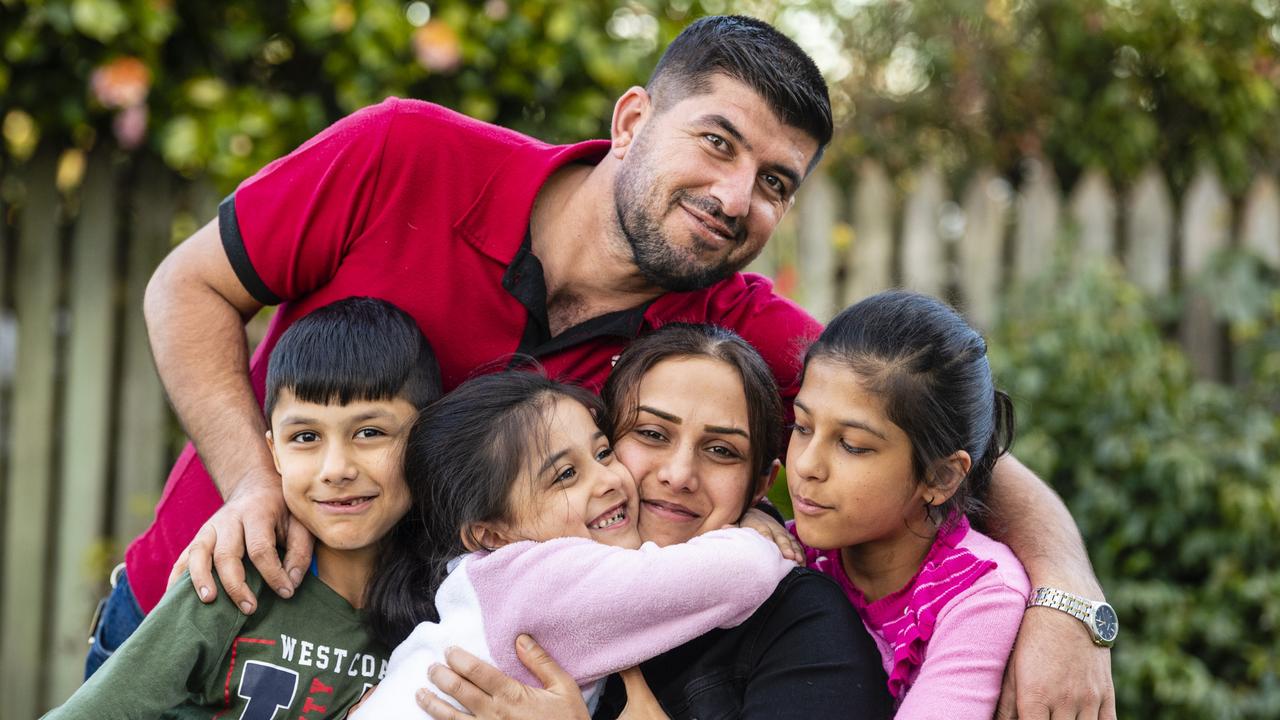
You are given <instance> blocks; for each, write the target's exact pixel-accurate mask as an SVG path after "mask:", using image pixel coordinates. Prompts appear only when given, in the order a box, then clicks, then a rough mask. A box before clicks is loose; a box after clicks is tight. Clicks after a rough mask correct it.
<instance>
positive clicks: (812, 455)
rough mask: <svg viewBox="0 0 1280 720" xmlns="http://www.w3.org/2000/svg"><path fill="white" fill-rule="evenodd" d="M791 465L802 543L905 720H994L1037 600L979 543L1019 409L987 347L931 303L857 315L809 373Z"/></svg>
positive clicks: (810, 358) (884, 306)
mask: <svg viewBox="0 0 1280 720" xmlns="http://www.w3.org/2000/svg"><path fill="white" fill-rule="evenodd" d="M795 414H796V421H795V426H794V428H793V430H792V434H791V440H790V445H789V447H788V450H787V463H786V469H787V486H788V490H789V491H790V493H791V499H792V505H793V507H794V509H795V518H796V519H795V522H794V523H793V524H791V525H790V529H791V531H792V533H793V534H795V535H796V537H797V538H798V539H799V540H800V542H801V544H802V545H804V547H805V554H806V558H807V560H808V564H809V567H811V568H814V569H815V570H818V571H820V572H823V573H826V574H828V575H830V576H832V577H834V578H835V580H836V581H837V582H838V583H839V584H840V586H841V587H842V588H843V589H844V591H845V593H846V594H847V595H848V597H849V599H850V601H852V603H853V605H854V607H855V608H856V609H857V610H858V613H859V614H860V615H861V617H862V620H863V622H864V623H865V624H866V626H867V628H868V629H870V630H871V632H872V636H873V638H875V640H876V642H877V644H878V645H879V647H880V651H881V656H882V660H883V662H884V667H885V672H886V673H887V674H888V683H889V691H890V693H891V694H892V695H893V697H894V698H895V700H896V702H897V703H898V707H897V712H896V714H895V717H896V718H939V717H947V718H954V719H963V718H982V719H983V720H985V719H986V718H990V717H991V716H992V714H993V713H994V711H995V708H996V701H997V700H998V698H999V696H1000V683H1001V678H1002V675H1003V673H1004V667H1005V663H1006V661H1007V660H1008V657H1009V652H1010V650H1011V649H1012V647H1013V641H1014V637H1015V636H1016V635H1017V632H1018V625H1019V623H1020V622H1021V619H1022V612H1023V610H1024V608H1025V607H1026V603H1027V596H1028V594H1029V593H1030V589H1031V588H1030V583H1029V582H1028V580H1027V575H1026V573H1025V571H1024V570H1023V568H1022V565H1021V564H1020V563H1019V562H1018V559H1017V558H1016V557H1014V555H1013V553H1012V552H1011V551H1010V550H1009V548H1007V547H1005V546H1004V545H1002V544H1000V543H998V542H996V541H994V540H992V539H991V538H989V537H987V536H986V535H983V534H982V533H980V532H978V531H977V530H975V529H973V528H972V527H970V524H969V518H970V516H971V515H975V514H977V513H979V512H980V511H981V509H982V507H983V506H982V498H983V495H984V493H985V490H986V488H987V486H988V484H989V481H990V479H991V471H992V468H993V467H994V466H995V462H996V458H998V457H999V456H1000V455H1002V454H1004V453H1005V452H1006V451H1007V450H1008V448H1009V444H1010V442H1011V440H1012V438H1013V406H1012V403H1011V402H1010V400H1009V397H1008V396H1007V395H1005V394H1004V393H1003V392H1000V391H999V390H997V389H996V388H995V385H994V383H993V381H992V377H991V367H990V365H989V364H988V362H987V356H986V343H985V342H984V341H983V339H982V336H981V335H979V334H978V332H976V331H975V330H974V329H973V328H972V327H970V326H969V325H968V323H966V322H965V321H964V319H963V318H962V317H961V316H960V315H959V314H958V313H956V311H955V310H953V309H952V308H950V307H949V306H947V305H946V304H945V303H943V302H941V301H939V300H936V299H934V298H931V297H928V296H925V295H920V294H916V293H909V292H901V291H893V292H886V293H881V294H879V295H876V296H874V297H870V298H868V299H866V300H863V301H862V302H860V303H858V304H856V305H854V306H852V307H850V308H848V309H846V310H845V311H844V312H842V313H840V314H839V315H838V316H837V317H836V318H835V319H834V320H832V321H831V323H830V324H829V325H827V328H826V330H825V331H824V332H823V333H822V335H821V336H820V337H819V338H818V340H817V341H816V342H815V343H814V344H813V346H812V347H810V348H809V351H808V353H807V354H806V356H805V360H804V375H803V384H802V386H801V388H800V392H799V395H798V396H797V397H796V400H795Z"/></svg>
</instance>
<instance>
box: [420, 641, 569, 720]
mask: <svg viewBox="0 0 1280 720" xmlns="http://www.w3.org/2000/svg"><path fill="white" fill-rule="evenodd" d="M516 656H517V657H519V658H520V662H521V663H523V664H524V666H525V667H526V668H528V669H529V672H531V673H533V676H534V677H536V678H537V679H538V682H541V683H542V685H543V688H545V689H542V688H535V687H530V686H528V685H525V684H524V683H522V682H520V681H519V680H513V679H511V678H509V677H507V676H506V675H505V674H503V672H502V671H501V670H499V669H498V668H496V667H494V666H492V665H490V664H489V663H486V662H484V661H483V660H481V659H480V658H477V657H476V656H474V655H472V654H471V653H469V652H467V651H466V650H462V649H460V648H451V649H450V650H449V651H448V652H447V653H445V660H446V661H447V662H448V663H449V664H448V666H444V665H434V666H432V667H431V670H430V671H429V672H428V675H429V676H430V678H431V682H433V683H435V685H436V687H438V688H440V689H441V690H443V691H444V692H446V693H448V694H449V695H450V696H451V697H453V698H454V699H455V700H457V701H458V702H459V703H460V704H461V705H462V706H463V707H465V708H467V710H468V711H469V713H470V714H468V713H464V712H462V711H461V710H458V709H457V708H455V707H454V706H452V705H450V704H449V703H448V702H445V701H444V700H443V699H441V698H440V696H438V695H436V694H434V693H432V692H430V691H428V690H426V689H422V690H419V691H418V694H417V698H416V699H417V702H418V707H421V708H422V709H423V710H425V711H426V712H427V714H428V715H430V716H431V717H433V718H435V720H461V719H462V718H471V717H475V718H487V719H488V720H517V719H519V720H543V719H544V718H545V719H546V720H590V717H591V716H590V715H589V714H588V713H587V704H586V703H585V702H584V701H583V700H582V691H581V690H579V689H578V684H577V683H576V682H574V681H573V678H572V677H570V676H569V674H568V673H567V672H565V671H564V669H563V668H561V667H560V666H559V665H558V664H557V663H556V661H555V660H553V659H552V658H551V656H550V655H548V654H547V651H546V650H543V649H542V647H541V646H539V645H538V644H537V643H536V642H534V640H533V638H531V637H529V636H528V635H521V636H520V637H519V638H517V639H516Z"/></svg>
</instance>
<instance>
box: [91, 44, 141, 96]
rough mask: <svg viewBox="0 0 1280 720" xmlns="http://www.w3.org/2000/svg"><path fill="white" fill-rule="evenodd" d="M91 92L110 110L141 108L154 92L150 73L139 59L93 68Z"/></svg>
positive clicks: (127, 59) (117, 59)
mask: <svg viewBox="0 0 1280 720" xmlns="http://www.w3.org/2000/svg"><path fill="white" fill-rule="evenodd" d="M89 89H90V90H92V91H93V96H94V98H96V99H97V100H98V102H100V103H102V104H103V105H104V106H106V107H109V108H116V109H119V108H131V107H134V106H136V105H141V104H142V103H143V102H145V101H146V99H147V92H148V91H150V90H151V70H150V69H148V68H147V66H146V64H145V63H143V62H142V61H141V60H139V59H138V58H135V57H129V56H125V57H118V58H116V59H114V60H111V61H109V62H106V63H104V64H102V65H99V66H98V67H96V68H94V70H93V75H92V76H91V77H90V78H89Z"/></svg>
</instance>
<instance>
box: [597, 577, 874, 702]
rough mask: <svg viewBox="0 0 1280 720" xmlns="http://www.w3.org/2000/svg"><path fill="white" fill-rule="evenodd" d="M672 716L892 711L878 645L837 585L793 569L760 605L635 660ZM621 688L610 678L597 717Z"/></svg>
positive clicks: (621, 695)
mask: <svg viewBox="0 0 1280 720" xmlns="http://www.w3.org/2000/svg"><path fill="white" fill-rule="evenodd" d="M641 667H642V669H643V670H644V676H645V679H646V680H647V681H648V682H649V687H650V688H651V689H652V690H653V693H654V695H656V696H657V698H658V701H659V702H660V703H662V707H663V709H665V710H666V712H667V714H668V715H670V716H671V717H672V718H673V719H674V720H727V719H728V718H743V719H744V720H765V719H766V718H767V719H769V720H774V719H775V718H779V719H783V720H786V719H788V718H795V720H814V719H815V718H850V719H855V718H856V719H858V720H861V719H864V718H866V719H872V718H890V717H892V716H893V700H892V698H891V697H890V696H889V690H888V687H887V686H886V684H885V683H886V678H885V673H884V669H883V667H882V666H881V663H880V652H879V651H878V650H877V649H876V646H875V643H874V641H872V639H871V636H870V635H868V634H867V630H866V628H865V627H864V626H863V624H862V621H861V620H859V619H858V615H857V613H856V612H855V611H854V609H853V606H852V605H850V604H849V600H848V598H846V597H845V596H844V592H843V591H841V590H840V587H839V586H838V585H836V583H835V581H833V580H832V579H830V578H828V577H826V576H824V575H820V574H818V573H815V572H813V571H811V570H804V569H796V570H792V571H791V573H790V574H788V575H787V576H786V577H785V578H783V580H782V582H781V583H779V584H778V589H777V590H775V591H774V592H773V595H772V596H770V597H769V599H768V600H766V601H765V603H764V605H761V606H760V609H759V610H757V611H756V612H755V614H753V615H752V616H751V617H750V618H748V619H747V621H746V622H745V623H743V624H741V625H739V626H738V627H736V628H731V629H729V630H713V631H711V632H709V633H707V634H706V635H703V636H702V637H700V638H698V639H696V640H693V641H692V642H688V643H685V644H684V645H682V646H680V647H678V648H676V649H674V650H672V651H670V652H667V653H664V654H662V655H659V656H658V657H656V658H654V659H652V660H650V661H648V662H646V663H644V664H643V665H642V666H641ZM626 701H627V700H626V691H625V690H624V688H623V685H622V681H621V680H620V679H619V678H618V677H617V676H616V675H615V676H613V677H611V678H609V682H608V685H607V686H606V688H605V692H604V696H603V697H602V698H601V700H600V706H599V707H598V708H597V710H596V713H595V716H594V717H595V720H612V719H613V718H616V717H618V715H619V714H620V713H621V712H622V710H623V708H624V707H625V705H626Z"/></svg>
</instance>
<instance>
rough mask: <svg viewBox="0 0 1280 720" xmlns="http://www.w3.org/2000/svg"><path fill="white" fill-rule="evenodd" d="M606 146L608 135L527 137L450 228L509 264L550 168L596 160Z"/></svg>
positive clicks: (517, 249) (588, 162)
mask: <svg viewBox="0 0 1280 720" xmlns="http://www.w3.org/2000/svg"><path fill="white" fill-rule="evenodd" d="M609 146H610V143H609V141H608V140H587V141H585V142H580V143H576V144H574V145H547V144H545V143H542V142H540V141H537V140H532V139H531V140H529V141H528V142H527V143H523V144H520V145H517V146H516V147H515V148H514V149H513V150H512V151H511V153H510V154H509V155H508V156H507V157H506V158H505V159H504V160H502V162H500V163H498V167H497V169H496V170H494V173H493V175H491V176H490V177H489V179H488V180H487V181H485V183H484V186H483V187H482V188H481V189H480V193H479V195H478V196H477V197H476V199H475V202H473V203H472V205H471V208H470V209H469V210H467V212H466V214H464V215H463V216H462V218H461V219H460V220H458V222H457V223H455V224H454V226H453V227H454V231H455V232H457V233H458V235H459V236H461V237H462V238H464V239H465V240H466V241H467V242H468V243H470V244H471V245H472V246H473V247H475V248H476V249H477V250H479V251H480V252H482V253H484V254H485V255H487V256H488V257H490V258H492V259H494V260H497V261H498V262H500V263H502V264H504V265H507V264H510V263H511V261H512V259H513V258H515V256H516V253H517V252H518V251H519V250H520V245H521V243H522V242H523V241H524V237H525V235H526V233H527V231H528V228H529V216H530V215H531V214H532V212H533V201H534V198H535V197H536V196H537V194H538V190H539V189H541V188H542V185H543V183H545V182H546V181H547V178H548V177H550V176H551V173H553V172H555V171H556V170H558V169H560V168H562V167H564V166H565V165H568V164H569V163H572V162H582V163H587V164H591V165H594V164H596V163H599V162H600V161H601V160H602V159H604V156H605V154H606V153H608V152H609Z"/></svg>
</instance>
